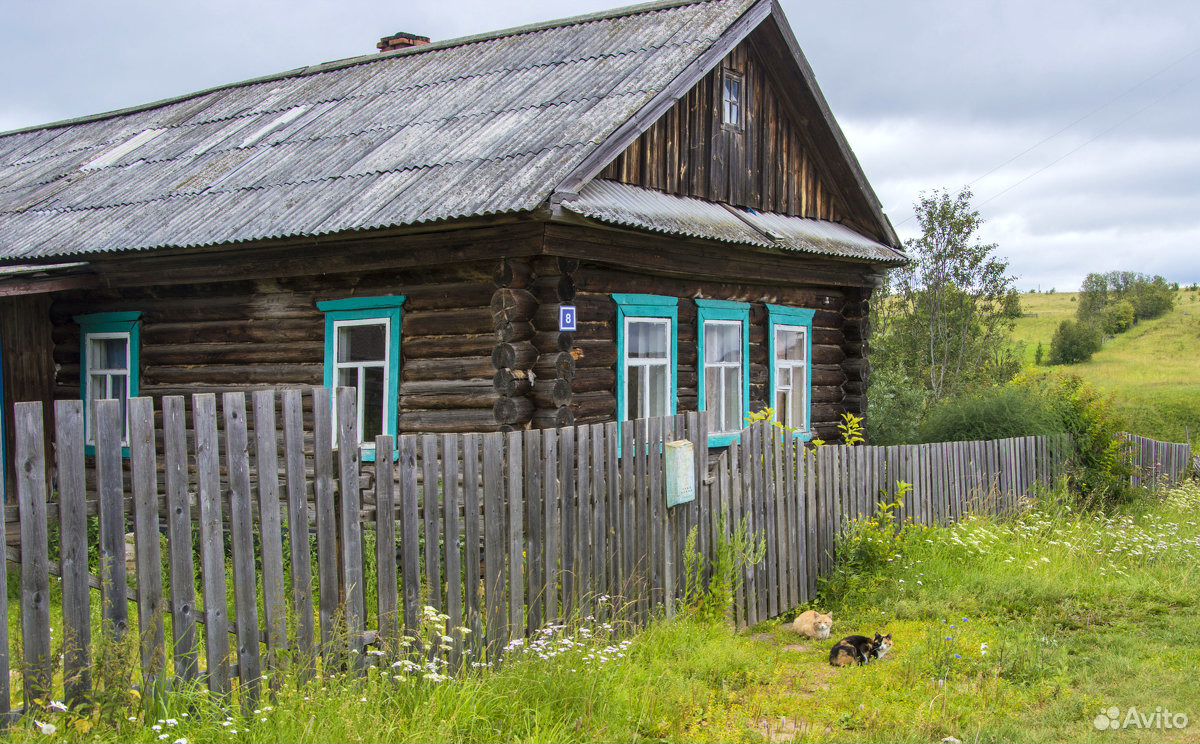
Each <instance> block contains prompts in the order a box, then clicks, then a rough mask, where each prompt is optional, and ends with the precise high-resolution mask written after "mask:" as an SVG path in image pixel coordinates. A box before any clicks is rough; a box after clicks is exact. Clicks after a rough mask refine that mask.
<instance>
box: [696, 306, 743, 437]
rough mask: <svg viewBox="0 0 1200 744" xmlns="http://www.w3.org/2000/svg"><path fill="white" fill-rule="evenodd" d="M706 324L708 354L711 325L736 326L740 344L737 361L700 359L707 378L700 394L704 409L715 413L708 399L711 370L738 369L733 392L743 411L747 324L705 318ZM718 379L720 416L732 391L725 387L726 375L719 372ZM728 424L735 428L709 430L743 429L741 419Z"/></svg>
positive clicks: (731, 430) (710, 414) (727, 432)
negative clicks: (744, 335) (702, 397)
mask: <svg viewBox="0 0 1200 744" xmlns="http://www.w3.org/2000/svg"><path fill="white" fill-rule="evenodd" d="M704 325H705V329H704V347H705V348H704V350H705V353H706V354H707V352H708V344H709V343H710V339H709V336H708V328H707V326H710V325H725V326H733V327H734V328H736V329H737V332H738V344H737V354H738V360H737V361H736V362H709V361H707V360H704V359H701V360H700V363H701V364H702V365H704V379H705V386H704V387H705V389H704V390H702V391H700V394H701V395H703V396H704V410H706V411H708V415H709V416H712V415H713V413H714V409H713V407H712V401H710V400H709V399H708V373H709V370H714V369H716V370H726V369H735V370H737V376H738V380H737V387H736V388H735V389H734V390H733V392H734V394H735V395H737V407H738V410H739V411H741V410H742V407H743V397H744V390H745V384H746V381H745V380H743V379H742V375H743V374H745V372H744V366H745V363H746V360H745V359H743V358H742V355H743V354H744V353H745V349H746V339H745V338H743V334H745V332H746V329H745V327H744V325H745V324H744V323H743V322H742V321H740V320H719V319H713V320H705V321H704ZM717 380H718V381H719V384H720V392H719V394H718V397H719V398H720V400H719V401H718V403H717V406H718V407H717V408H716V412H718V414H717V415H718V416H720V415H723V414H724V412H725V396H726V395H728V394H729V392H730V391H728V390H726V389H725V375H723V374H718V375H717ZM745 415H746V412H745V411H742V416H745ZM726 424H731V425H732V427H733V428H725V429H719V430H713V431H711V432H709V434H710V435H721V434H736V433H738V432H740V431H741V430H742V427H741V424H742V421H741V420H740V419H739V420H738V421H733V422H726Z"/></svg>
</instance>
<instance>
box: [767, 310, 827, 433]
mask: <svg viewBox="0 0 1200 744" xmlns="http://www.w3.org/2000/svg"><path fill="white" fill-rule="evenodd" d="M814 315H816V310H809V309H807V308H800V307H785V306H783V305H771V304H767V361H768V366H769V381H768V388H769V390H768V398H767V405H768V407H770V406H774V405H775V375H776V363H775V362H776V360H775V327H776V326H781V325H783V326H800V327H802V328H804V329H805V333H804V337H805V339H806V340H807V343H808V349H807V350H806V351H805V364H804V372H805V376H806V377H807V378H808V379H807V381H806V382H807V385H808V394H807V395H805V404H806V407H807V410H806V411H805V413H804V417H805V421H804V424H805V426H804V429H805V430H804V431H802V432H798V433H797V434H796V436H797V437H798V438H799V439H802V440H804V441H806V442H807V441H809V440H811V439H812V438H813V428H812V366H813V365H812V334H813V316H814Z"/></svg>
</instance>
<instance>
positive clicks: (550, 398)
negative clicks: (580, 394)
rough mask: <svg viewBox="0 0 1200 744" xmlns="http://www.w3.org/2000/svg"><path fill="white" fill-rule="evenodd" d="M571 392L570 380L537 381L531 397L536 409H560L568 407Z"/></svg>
mask: <svg viewBox="0 0 1200 744" xmlns="http://www.w3.org/2000/svg"><path fill="white" fill-rule="evenodd" d="M572 392H573V391H572V389H571V381H570V380H559V379H548V380H537V381H536V382H534V383H533V390H532V393H531V397H532V398H533V402H534V403H535V404H537V407H538V408H561V407H562V406H566V405H570V403H571V396H572Z"/></svg>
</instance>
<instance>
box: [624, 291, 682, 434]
mask: <svg viewBox="0 0 1200 744" xmlns="http://www.w3.org/2000/svg"><path fill="white" fill-rule="evenodd" d="M612 298H613V301H614V302H616V303H617V420H618V422H620V421H627V420H628V415H629V414H628V411H627V408H626V400H625V395H626V392H625V391H626V388H627V384H626V382H627V381H626V374H627V373H626V367H627V365H626V363H625V362H626V360H625V321H626V320H627V319H628V318H666V319H668V320H670V321H671V330H670V331H669V333H670V336H671V362H670V369H671V386H670V387H671V399H670V411H669V412H668V415H670V416H674V415H675V412H676V411H677V410H678V408H679V298H677V297H664V296H660V295H646V294H614V295H613V296H612Z"/></svg>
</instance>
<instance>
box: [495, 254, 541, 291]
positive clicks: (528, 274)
mask: <svg viewBox="0 0 1200 744" xmlns="http://www.w3.org/2000/svg"><path fill="white" fill-rule="evenodd" d="M532 278H533V267H532V266H530V265H529V261H528V260H524V259H513V258H502V259H500V265H499V266H498V267H497V268H496V273H495V275H494V279H495V282H496V286H497V287H504V288H509V289H524V288H526V287H528V286H529V282H530V281H531V280H532Z"/></svg>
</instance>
